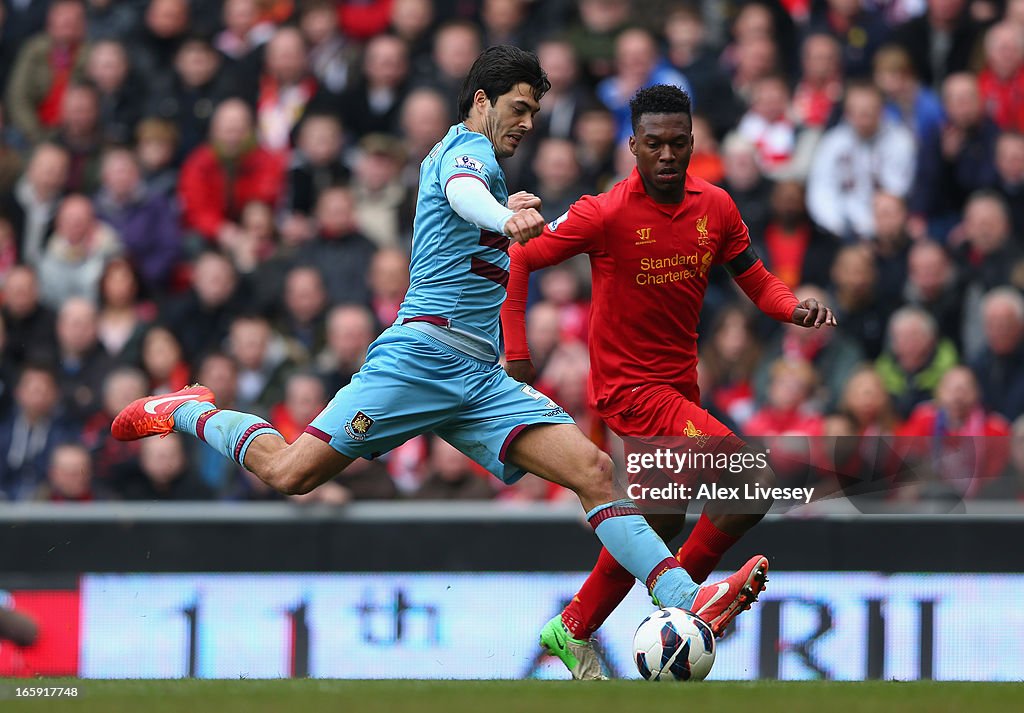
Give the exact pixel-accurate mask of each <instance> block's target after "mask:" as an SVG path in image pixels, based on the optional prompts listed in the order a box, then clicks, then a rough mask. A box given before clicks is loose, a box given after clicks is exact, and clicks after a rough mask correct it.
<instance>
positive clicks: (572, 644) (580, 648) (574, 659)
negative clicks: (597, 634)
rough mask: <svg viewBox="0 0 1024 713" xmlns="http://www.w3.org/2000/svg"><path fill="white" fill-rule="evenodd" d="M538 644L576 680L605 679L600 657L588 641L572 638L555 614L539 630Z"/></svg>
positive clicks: (559, 616) (559, 615) (559, 617)
mask: <svg viewBox="0 0 1024 713" xmlns="http://www.w3.org/2000/svg"><path fill="white" fill-rule="evenodd" d="M540 645H541V646H543V647H544V648H545V649H547V650H548V652H549V653H550V654H551V655H552V656H557V657H558V658H560V659H561V660H562V663H564V664H565V667H566V668H567V669H569V673H571V674H572V677H573V678H574V679H576V680H577V681H607V680H608V677H607V676H605V675H604V669H602V668H601V659H600V658H599V657H598V655H597V651H595V650H594V645H593V644H592V643H591V642H589V641H581V640H579V639H574V638H572V636H570V635H569V631H568V630H567V629H566V628H565V624H563V623H562V615H561V614H558V615H556V616H555V617H554V618H553V619H552V620H551V621H549V622H548V623H547V624H545V625H544V628H543V629H541V630H540Z"/></svg>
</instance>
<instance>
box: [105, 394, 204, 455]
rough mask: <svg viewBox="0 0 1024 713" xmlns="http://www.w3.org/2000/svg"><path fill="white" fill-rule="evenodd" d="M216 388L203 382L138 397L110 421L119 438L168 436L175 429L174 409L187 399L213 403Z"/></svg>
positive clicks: (111, 427)
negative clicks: (171, 391)
mask: <svg viewBox="0 0 1024 713" xmlns="http://www.w3.org/2000/svg"><path fill="white" fill-rule="evenodd" d="M213 399H214V396H213V392H212V391H210V390H209V389H208V388H206V387H205V386H202V385H200V384H193V385H192V386H186V387H185V388H184V389H181V390H179V391H175V392H174V393H173V394H157V395H156V396H147V397H145V398H142V399H135V400H134V401H132V402H131V403H130V404H128V405H127V406H125V407H124V408H123V409H122V410H121V413H119V414H117V418H115V419H114V422H113V423H112V424H111V425H110V432H111V433H112V434H113V436H114V438H116V439H117V440H119V441H136V440H138V439H140V438H145V437H146V436H161V437H162V436H166V435H167V434H168V433H170V432H171V431H172V430H174V417H173V416H172V415H171V414H173V413H174V409H176V408H178V407H179V406H181V405H182V404H183V403H185V402H186V401H205V402H208V403H211V404H212V403H213Z"/></svg>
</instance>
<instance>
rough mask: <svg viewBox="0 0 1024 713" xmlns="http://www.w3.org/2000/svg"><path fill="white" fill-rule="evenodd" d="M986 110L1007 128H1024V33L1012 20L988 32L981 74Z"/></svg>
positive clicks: (979, 81)
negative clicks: (983, 66) (983, 67)
mask: <svg viewBox="0 0 1024 713" xmlns="http://www.w3.org/2000/svg"><path fill="white" fill-rule="evenodd" d="M978 89H979V91H980V92H981V98H982V101H984V102H985V111H986V113H987V114H988V115H989V116H990V117H992V120H993V121H995V122H996V124H997V125H998V126H999V128H1000V129H1003V130H1004V131H1024V35H1021V34H1020V28H1018V27H1016V26H1014V25H1012V24H1011V23H1009V22H1001V23H999V24H998V25H993V26H992V27H991V28H990V29H989V31H988V33H987V34H986V35H985V69H983V70H982V71H981V73H980V74H979V75H978Z"/></svg>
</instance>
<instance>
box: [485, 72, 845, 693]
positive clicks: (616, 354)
mask: <svg viewBox="0 0 1024 713" xmlns="http://www.w3.org/2000/svg"><path fill="white" fill-rule="evenodd" d="M630 109H631V111H632V122H633V135H632V136H631V137H630V138H629V147H630V150H631V152H632V153H633V155H634V156H635V157H636V168H635V169H634V170H633V171H632V173H631V174H630V175H629V176H628V177H627V178H625V179H624V180H622V181H620V182H619V183H617V184H616V185H615V186H613V187H612V188H611V189H610V190H609V191H607V192H606V193H602V194H601V195H598V196H585V197H583V198H581V199H580V200H578V201H577V202H576V203H574V204H573V206H572V207H571V208H570V209H569V211H568V212H567V213H566V214H565V215H563V216H561V217H560V218H557V219H556V220H554V221H552V222H551V223H549V224H548V226H547V227H546V228H545V229H544V232H543V234H542V235H541V236H540V237H538V238H534V239H533V240H532V241H530V242H529V243H527V244H525V245H513V246H512V248H511V250H510V255H511V270H510V273H511V274H510V279H509V285H508V298H507V300H506V302H505V305H504V308H503V310H502V324H503V329H504V337H505V356H506V361H507V367H506V368H507V369H508V372H509V373H510V374H511V375H512V376H514V377H516V378H517V379H519V380H520V381H524V382H530V381H532V380H533V378H534V376H535V373H534V369H533V365H532V363H531V361H530V353H529V349H528V347H527V344H526V320H525V311H526V297H527V282H528V279H529V274H530V272H531V271H533V270H539V269H541V268H544V267H548V266H550V265H555V264H557V263H560V262H562V261H563V260H566V259H567V258H569V257H572V256H573V255H578V254H580V253H585V254H587V255H589V256H590V265H591V271H592V275H593V299H592V304H591V313H590V339H589V350H590V364H591V373H590V383H589V398H590V401H591V404H592V405H593V407H594V408H595V409H596V411H597V413H598V414H599V415H600V416H601V417H602V418H603V419H604V420H605V422H606V423H607V424H608V426H609V427H610V428H611V429H612V430H613V431H615V432H616V433H617V434H619V435H620V436H622V437H623V438H624V439H626V442H627V448H629V447H630V444H632V445H633V447H637V446H640V448H641V449H642V448H643V444H644V441H645V440H646V442H647V444H648V446H651V447H652V444H655V443H658V444H660V443H665V442H669V441H666V438H670V439H676V440H675V441H672V442H674V443H676V444H678V445H679V446H684V445H690V446H699V448H700V449H701V450H703V451H705V452H711V453H723V452H724V453H739V452H741V451H747V450H749V448H748V447H747V445H746V444H745V443H744V442H743V441H742V440H741V439H740V438H739V437H737V436H736V434H734V433H733V432H732V431H731V430H730V429H729V428H727V427H726V426H725V425H723V424H722V423H720V422H719V421H718V420H717V419H715V417H714V416H712V415H711V414H709V413H708V412H707V411H706V410H705V409H703V408H701V406H700V396H699V393H698V389H697V324H698V320H699V315H700V311H701V307H702V305H703V302H704V293H705V290H706V289H707V285H708V271H709V269H710V268H711V266H712V265H716V264H720V265H724V266H725V268H726V269H727V270H728V271H729V273H730V274H731V275H732V276H733V278H734V279H735V281H736V283H737V284H738V285H739V286H740V287H741V288H742V289H743V291H744V292H745V293H746V294H747V295H748V296H749V297H750V299H751V300H752V301H753V302H754V304H756V305H757V306H758V307H759V308H760V309H761V310H762V311H763V312H764V313H765V314H767V315H770V316H771V317H773V318H775V319H777V320H779V321H783V322H792V323H794V324H797V325H801V326H804V327H811V328H820V327H822V326H834V325H835V323H836V322H835V317H834V315H833V313H832V311H831V310H830V309H829V308H828V307H826V306H824V305H822V304H820V303H819V302H817V301H816V300H805V301H804V302H799V301H798V300H797V298H796V297H795V296H794V295H793V293H792V291H791V290H790V289H789V288H788V287H786V285H784V284H783V283H782V282H781V281H780V280H779V279H778V278H776V277H775V276H774V275H772V274H771V273H769V272H768V271H767V270H766V269H765V266H764V264H763V263H762V262H761V260H760V259H759V258H758V256H757V254H756V253H755V251H754V249H753V248H752V247H751V245H750V237H749V235H748V233H747V226H746V225H745V224H744V223H743V220H742V218H741V217H740V214H739V210H738V209H737V208H736V204H735V203H734V202H733V200H732V199H731V198H730V197H729V195H728V194H727V193H726V192H725V191H724V190H722V189H721V188H719V187H717V186H714V185H712V184H710V183H708V182H707V181H704V180H702V179H699V178H696V177H694V176H688V175H687V167H688V165H689V162H690V156H691V154H692V152H693V134H692V131H691V130H692V117H691V113H690V98H689V96H688V95H687V94H686V93H685V92H683V91H682V90H680V89H678V88H677V87H674V86H668V85H655V86H653V87H649V88H646V89H641V90H640V91H639V92H637V94H636V96H635V97H634V98H633V100H632V101H631V102H630ZM761 463H763V459H762V461H761ZM732 477H733V478H736V479H737V480H736V481H735V482H733V483H731V484H736V483H745V482H750V483H753V482H758V483H760V484H761V485H762V486H764V485H766V484H771V483H772V482H773V480H774V476H773V473H772V472H771V469H770V468H769V467H767V466H766V465H765V466H764V467H754V468H750V469H747V470H745V471H744V472H743V474H741V475H739V476H735V475H734V476H732ZM769 505H770V502H762V503H760V504H759V505H758V506H757V507H754V508H751V507H750V506H749V505H748V506H747V507H736V506H735V505H730V504H728V503H726V502H720V501H716V500H712V501H709V502H708V504H707V505H706V506H705V509H704V512H703V513H702V514H701V516H700V519H699V521H698V522H697V525H696V527H695V528H694V530H693V532H691V533H690V536H689V537H688V538H687V540H686V541H685V543H684V544H683V546H682V548H681V549H680V550H679V552H678V554H677V559H678V560H679V562H680V564H681V565H682V566H683V567H684V568H685V569H686V570H687V572H688V573H689V574H690V576H691V577H692V578H693V579H694V581H696V582H703V581H704V580H705V579H706V578H707V577H708V575H709V574H710V573H711V571H712V570H713V569H714V568H715V567H716V565H717V564H718V562H719V561H720V560H721V558H722V555H724V554H725V552H726V550H728V549H729V547H731V546H732V545H733V543H735V542H736V541H737V540H738V539H739V538H740V536H742V535H743V533H745V532H746V531H747V530H749V529H750V528H751V527H753V526H754V525H755V524H756V523H757V522H758V521H759V520H760V519H761V518H762V517H763V515H764V512H765V511H766V510H767V508H768V506H769ZM737 510H742V511H744V512H737ZM647 518H648V521H649V522H650V523H651V525H652V526H653V527H654V529H655V530H656V531H657V532H658V534H660V535H661V536H662V537H663V538H664V539H665V540H666V542H667V541H669V540H670V539H671V538H673V537H674V536H675V535H677V534H678V533H679V532H680V531H681V530H682V527H683V521H684V514H683V513H682V512H680V513H676V514H658V515H654V514H650V515H648V516H647ZM755 559H758V560H760V561H759V562H758V563H757V566H756V567H753V568H751V569H750V570H748V571H751V572H753V573H755V574H754V576H752V577H751V579H750V581H747V582H742V583H738V586H740V587H744V588H745V589H743V591H741V592H740V593H739V596H737V599H736V603H737V605H736V607H735V609H734V610H733V611H731V612H730V614H731V615H730V616H726V617H720V618H718V620H717V621H716V622H715V626H714V629H715V634H716V635H717V634H720V633H721V632H722V630H724V629H725V627H726V626H728V624H729V623H730V622H731V620H732V619H733V618H734V617H735V616H736V615H737V614H739V613H740V611H742V610H743V609H746V608H749V607H750V605H751V604H752V603H753V602H754V601H756V599H757V596H758V594H759V593H760V591H761V589H762V588H763V587H764V582H765V581H766V579H767V578H766V577H765V576H764V575H765V574H766V573H767V569H768V560H767V559H766V558H765V557H763V556H761V555H758V556H757V557H755ZM632 586H633V577H632V576H631V575H630V574H629V573H628V572H627V571H626V570H625V569H623V568H622V567H621V566H620V565H619V564H618V563H617V562H616V561H615V559H614V558H613V557H611V555H609V554H608V551H607V550H602V551H601V555H600V557H599V559H598V561H597V565H596V566H595V567H594V570H593V571H592V572H591V574H590V576H589V577H588V578H587V580H586V582H585V583H584V584H583V586H582V588H581V589H580V591H579V592H578V593H577V595H576V596H575V597H574V598H573V600H572V602H571V603H570V604H569V605H568V606H567V607H566V608H565V610H564V611H563V612H562V614H561V615H560V616H556V617H555V618H554V619H552V620H551V621H550V622H548V624H547V625H546V626H545V627H544V629H543V631H542V632H541V644H542V645H544V646H545V647H546V648H547V649H548V650H549V651H551V653H553V654H554V655H556V656H558V657H559V658H560V659H561V660H562V661H563V663H565V665H566V667H567V668H568V669H569V670H570V671H571V672H572V674H573V677H574V678H603V673H602V671H601V666H600V662H599V660H598V658H597V656H596V654H595V652H594V650H593V648H592V647H591V645H590V638H591V636H592V635H593V633H594V632H595V631H596V630H597V629H598V628H599V627H600V626H601V624H602V623H604V620H605V619H606V618H607V617H608V615H609V614H611V612H612V610H614V609H615V607H616V606H618V604H619V603H620V602H621V601H622V599H623V598H624V597H625V596H626V594H627V593H628V592H629V590H630V589H631V588H632ZM726 594H732V595H733V596H736V595H737V593H731V592H722V596H725V595H726ZM695 613H696V614H697V615H698V616H699V615H700V612H699V611H697V612H695Z"/></svg>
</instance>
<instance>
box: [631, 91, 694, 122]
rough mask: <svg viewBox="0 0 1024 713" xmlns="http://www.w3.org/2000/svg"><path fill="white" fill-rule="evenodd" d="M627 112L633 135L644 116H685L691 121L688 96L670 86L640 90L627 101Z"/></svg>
mask: <svg viewBox="0 0 1024 713" xmlns="http://www.w3.org/2000/svg"><path fill="white" fill-rule="evenodd" d="M629 111H630V118H631V121H632V124H633V133H634V134H635V133H636V130H637V127H638V126H640V117H642V116H643V115H644V114H686V115H687V116H688V117H690V121H693V116H692V115H691V113H690V95H689V94H687V93H686V92H684V91H683V90H682V89H680V88H679V87H676V86H673V85H671V84H655V85H654V86H653V87H646V88H644V89H640V90H639V91H637V93H636V94H634V95H633V98H632V99H630V100H629Z"/></svg>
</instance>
